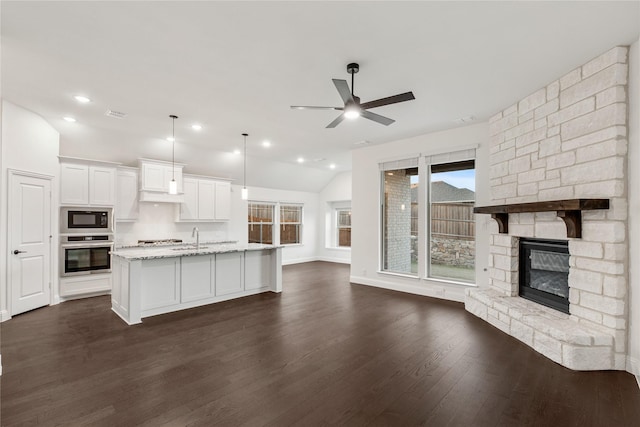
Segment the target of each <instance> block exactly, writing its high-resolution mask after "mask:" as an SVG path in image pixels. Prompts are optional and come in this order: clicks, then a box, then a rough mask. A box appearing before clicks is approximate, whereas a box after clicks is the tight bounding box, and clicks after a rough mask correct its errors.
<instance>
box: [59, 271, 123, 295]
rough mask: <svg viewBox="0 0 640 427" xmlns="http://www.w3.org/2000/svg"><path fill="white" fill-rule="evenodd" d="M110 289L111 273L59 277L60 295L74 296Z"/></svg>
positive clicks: (106, 291)
mask: <svg viewBox="0 0 640 427" xmlns="http://www.w3.org/2000/svg"><path fill="white" fill-rule="evenodd" d="M109 291H111V274H110V273H107V274H88V275H86V276H71V277H62V278H60V296H61V297H75V296H79V295H82V296H87V295H86V294H98V293H108V292H109Z"/></svg>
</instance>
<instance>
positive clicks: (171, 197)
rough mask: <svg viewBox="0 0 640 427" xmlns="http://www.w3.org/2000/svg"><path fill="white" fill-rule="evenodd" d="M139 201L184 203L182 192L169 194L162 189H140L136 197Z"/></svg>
mask: <svg viewBox="0 0 640 427" xmlns="http://www.w3.org/2000/svg"><path fill="white" fill-rule="evenodd" d="M138 200H139V201H140V202H153V203H184V202H185V201H184V193H183V194H169V193H165V192H162V191H145V190H140V194H139V197H138Z"/></svg>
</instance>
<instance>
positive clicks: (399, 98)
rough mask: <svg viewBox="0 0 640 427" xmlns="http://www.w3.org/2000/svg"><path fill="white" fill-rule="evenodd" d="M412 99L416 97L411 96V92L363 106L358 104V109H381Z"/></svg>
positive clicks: (366, 103) (370, 102)
mask: <svg viewBox="0 0 640 427" xmlns="http://www.w3.org/2000/svg"><path fill="white" fill-rule="evenodd" d="M413 99H416V97H415V96H413V92H406V93H401V94H398V95H393V96H388V97H386V98H380V99H376V100H375V101H369V102H365V103H364V104H360V107H362V108H365V109H369V108H376V107H382V106H383V105H389V104H396V103H398V102H404V101H411V100H413Z"/></svg>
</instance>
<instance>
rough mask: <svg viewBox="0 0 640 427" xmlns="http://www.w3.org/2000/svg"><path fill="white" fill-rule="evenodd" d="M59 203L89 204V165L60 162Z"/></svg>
mask: <svg viewBox="0 0 640 427" xmlns="http://www.w3.org/2000/svg"><path fill="white" fill-rule="evenodd" d="M60 203H61V204H64V205H88V204H89V166H88V165H78V164H75V163H61V164H60Z"/></svg>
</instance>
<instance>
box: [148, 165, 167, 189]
mask: <svg viewBox="0 0 640 427" xmlns="http://www.w3.org/2000/svg"><path fill="white" fill-rule="evenodd" d="M166 171H167V167H166V166H165V165H155V164H150V163H143V164H142V171H141V173H142V190H143V191H164V192H167V191H169V181H170V180H171V174H170V173H169V177H168V179H167V176H166V175H167V174H166Z"/></svg>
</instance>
